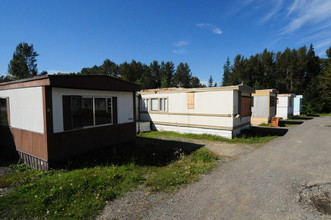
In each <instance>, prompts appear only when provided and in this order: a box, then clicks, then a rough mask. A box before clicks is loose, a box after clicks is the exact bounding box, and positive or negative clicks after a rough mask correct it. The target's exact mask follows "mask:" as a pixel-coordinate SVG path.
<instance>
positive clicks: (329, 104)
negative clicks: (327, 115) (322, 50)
mask: <svg viewBox="0 0 331 220" xmlns="http://www.w3.org/2000/svg"><path fill="white" fill-rule="evenodd" d="M326 55H327V57H328V58H327V59H326V60H325V61H324V73H323V74H322V75H321V76H320V78H319V85H318V88H319V89H320V91H321V98H322V99H323V100H324V101H325V104H324V106H323V109H322V110H323V111H324V112H330V111H331V47H329V48H328V49H327V50H326Z"/></svg>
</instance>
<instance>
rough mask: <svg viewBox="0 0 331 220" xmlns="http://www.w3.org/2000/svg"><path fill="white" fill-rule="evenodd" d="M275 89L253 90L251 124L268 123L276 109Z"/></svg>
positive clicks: (276, 92) (276, 91)
mask: <svg viewBox="0 0 331 220" xmlns="http://www.w3.org/2000/svg"><path fill="white" fill-rule="evenodd" d="M278 92H279V91H278V90H277V89H263V90H255V93H253V94H252V96H253V105H252V117H251V124H252V125H259V124H262V123H265V124H268V123H270V122H271V118H272V117H275V115H276V111H277V94H278Z"/></svg>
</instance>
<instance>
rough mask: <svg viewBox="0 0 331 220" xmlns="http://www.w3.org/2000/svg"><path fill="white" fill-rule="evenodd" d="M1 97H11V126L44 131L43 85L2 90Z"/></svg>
mask: <svg viewBox="0 0 331 220" xmlns="http://www.w3.org/2000/svg"><path fill="white" fill-rule="evenodd" d="M0 97H9V112H10V126H11V127H13V128H18V129H23V130H27V131H32V132H37V133H44V115H43V95H42V87H31V88H22V89H9V90H2V91H0Z"/></svg>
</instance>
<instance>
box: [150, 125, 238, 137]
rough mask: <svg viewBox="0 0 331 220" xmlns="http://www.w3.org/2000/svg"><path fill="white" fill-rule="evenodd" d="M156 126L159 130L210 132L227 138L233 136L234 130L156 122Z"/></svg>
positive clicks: (192, 132) (187, 132) (191, 132)
mask: <svg viewBox="0 0 331 220" xmlns="http://www.w3.org/2000/svg"><path fill="white" fill-rule="evenodd" d="M155 128H156V130H158V131H174V132H178V133H184V134H185V133H186V134H210V135H217V136H221V137H225V138H229V139H231V138H232V131H229V130H216V129H204V128H192V127H179V126H168V125H158V124H155Z"/></svg>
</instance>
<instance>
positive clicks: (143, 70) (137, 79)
mask: <svg viewBox="0 0 331 220" xmlns="http://www.w3.org/2000/svg"><path fill="white" fill-rule="evenodd" d="M37 56H39V54H38V53H37V52H36V51H35V50H34V48H33V45H32V44H31V45H29V44H27V43H24V42H23V43H20V44H19V45H18V46H17V47H16V50H15V52H14V54H13V58H12V60H11V61H10V63H9V65H8V74H7V75H6V76H1V78H0V81H2V82H4V81H10V80H17V79H24V78H29V77H34V76H37V75H45V74H47V72H46V71H42V72H41V73H39V74H38V69H37V63H36V62H37V59H36V57H37ZM58 74H83V75H92V74H93V75H94V74H97V75H108V76H112V77H116V78H120V79H123V80H127V81H129V82H132V83H136V84H139V85H140V86H141V88H142V89H153V88H166V87H184V88H197V87H204V85H202V84H201V83H200V80H199V78H198V77H195V76H192V73H191V70H190V67H189V65H188V64H187V63H179V65H178V66H177V67H176V68H175V64H174V63H173V62H170V61H168V62H164V61H162V62H160V63H159V62H158V61H156V60H155V61H153V62H151V63H150V64H149V65H146V64H143V63H141V62H137V61H135V60H132V61H131V62H130V63H128V62H124V63H121V64H116V63H114V62H112V61H111V60H109V59H106V60H105V61H104V62H103V63H102V64H101V65H100V66H97V65H95V66H93V67H85V68H82V70H81V71H80V72H74V73H58Z"/></svg>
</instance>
